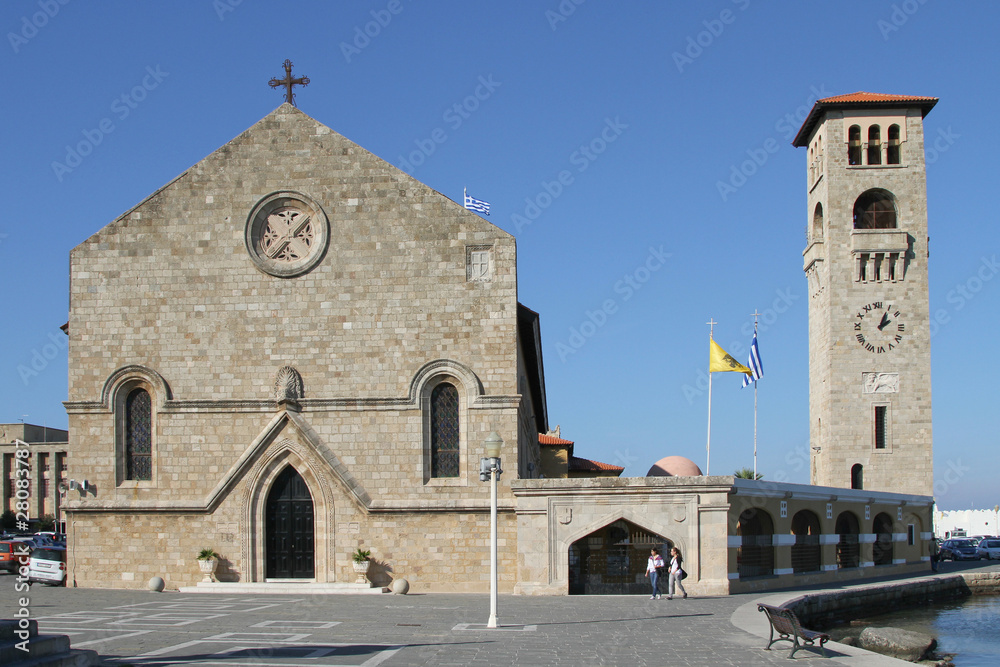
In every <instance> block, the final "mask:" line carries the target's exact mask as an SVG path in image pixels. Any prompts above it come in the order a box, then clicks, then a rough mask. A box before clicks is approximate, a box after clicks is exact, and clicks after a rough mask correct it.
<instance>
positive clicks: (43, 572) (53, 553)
mask: <svg viewBox="0 0 1000 667" xmlns="http://www.w3.org/2000/svg"><path fill="white" fill-rule="evenodd" d="M28 582H29V583H42V584H48V585H49V586H62V585H64V584H65V583H66V547H36V548H35V549H33V550H32V551H31V556H30V557H29V558H28Z"/></svg>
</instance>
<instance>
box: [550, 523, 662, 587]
mask: <svg viewBox="0 0 1000 667" xmlns="http://www.w3.org/2000/svg"><path fill="white" fill-rule="evenodd" d="M672 546H674V543H673V542H671V541H670V540H668V539H667V538H665V537H663V536H662V535H657V534H656V533H652V532H650V531H648V530H646V529H645V528H642V527H640V526H637V525H636V524H634V523H632V522H630V521H626V520H625V519H619V520H617V521H615V522H614V523H611V524H608V525H607V526H604V527H603V528H601V529H599V530H596V531H594V532H593V533H590V534H589V535H587V536H585V537H582V538H580V539H578V540H577V541H575V542H573V544H571V545H570V547H569V594H570V595H633V594H644V593H649V580H648V579H646V577H645V572H646V563H647V561H648V559H649V550H650V549H652V548H653V547H656V548H657V549H659V550H660V554H661V555H663V556H664V559H665V560H669V558H670V556H669V553H670V548H671V547H672Z"/></svg>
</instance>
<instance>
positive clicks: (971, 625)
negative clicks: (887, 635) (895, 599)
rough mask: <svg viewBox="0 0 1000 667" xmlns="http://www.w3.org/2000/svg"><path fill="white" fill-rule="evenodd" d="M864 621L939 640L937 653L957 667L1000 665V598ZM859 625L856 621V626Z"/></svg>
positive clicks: (976, 598) (951, 603) (941, 605)
mask: <svg viewBox="0 0 1000 667" xmlns="http://www.w3.org/2000/svg"><path fill="white" fill-rule="evenodd" d="M863 620H864V622H865V624H866V625H872V626H876V627H882V626H890V627H894V628H902V629H904V630H913V631H915V632H922V633H924V634H927V635H930V636H932V637H936V638H937V640H938V647H937V652H938V653H940V654H951V655H954V656H955V658H954V660H953V662H954V663H955V665H956V667H985V666H986V665H989V666H990V667H994V666H995V665H997V664H1000V596H997V595H974V596H972V597H967V598H962V599H958V600H952V601H949V602H940V603H934V604H931V605H927V606H923V607H910V608H908V609H905V610H900V611H894V612H892V613H889V614H880V615H878V616H871V617H866V618H865V619H863ZM859 623H860V621H856V622H855V625H857V624H859Z"/></svg>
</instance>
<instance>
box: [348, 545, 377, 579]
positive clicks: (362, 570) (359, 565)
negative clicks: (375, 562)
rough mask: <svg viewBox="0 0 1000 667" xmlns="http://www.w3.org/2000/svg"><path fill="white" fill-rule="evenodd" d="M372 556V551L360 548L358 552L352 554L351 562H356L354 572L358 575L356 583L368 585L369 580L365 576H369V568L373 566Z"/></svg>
mask: <svg viewBox="0 0 1000 667" xmlns="http://www.w3.org/2000/svg"><path fill="white" fill-rule="evenodd" d="M371 555H372V552H371V551H369V550H368V549H362V548H361V547H358V548H357V550H355V552H354V553H353V554H351V560H353V561H354V571H355V572H357V573H358V579H357V581H355V582H354V583H356V584H367V583H368V580H367V579H365V575H366V574H368V567H369V566H370V565H371V560H370V558H371Z"/></svg>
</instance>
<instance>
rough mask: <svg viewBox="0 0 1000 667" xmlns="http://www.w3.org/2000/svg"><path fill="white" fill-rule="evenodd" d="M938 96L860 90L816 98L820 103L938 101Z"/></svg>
mask: <svg viewBox="0 0 1000 667" xmlns="http://www.w3.org/2000/svg"><path fill="white" fill-rule="evenodd" d="M937 101H938V98H936V97H920V96H916V95H883V94H882V93H866V92H865V91H863V90H859V91H858V92H856V93H848V94H847V95H834V96H833V97H824V98H823V99H821V100H816V102H817V103H818V104H843V103H850V102H937Z"/></svg>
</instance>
